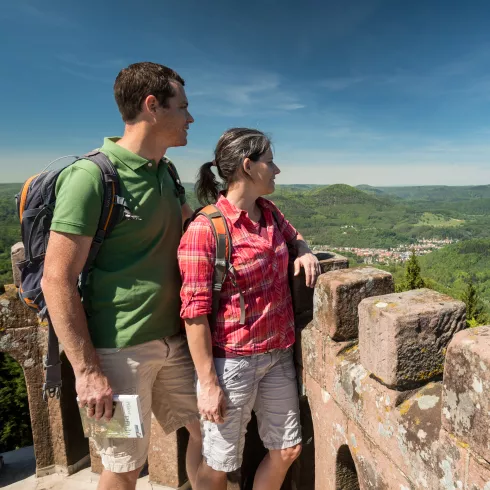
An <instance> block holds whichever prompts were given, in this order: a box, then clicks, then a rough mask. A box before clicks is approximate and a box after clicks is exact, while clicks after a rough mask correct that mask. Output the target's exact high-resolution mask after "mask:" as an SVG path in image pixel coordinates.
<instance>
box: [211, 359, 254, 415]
mask: <svg viewBox="0 0 490 490" xmlns="http://www.w3.org/2000/svg"><path fill="white" fill-rule="evenodd" d="M250 364H251V363H250V359H248V358H245V359H235V358H233V359H224V360H221V359H220V360H219V361H218V363H216V360H215V366H216V368H217V374H218V381H219V383H220V385H221V388H222V389H223V391H224V392H225V394H226V396H227V397H228V400H229V401H230V403H231V404H232V405H234V406H236V407H240V406H243V405H245V404H246V403H247V401H248V400H249V398H250V396H251V395H252V393H253V390H254V381H255V376H254V372H253V371H252V370H251V369H250Z"/></svg>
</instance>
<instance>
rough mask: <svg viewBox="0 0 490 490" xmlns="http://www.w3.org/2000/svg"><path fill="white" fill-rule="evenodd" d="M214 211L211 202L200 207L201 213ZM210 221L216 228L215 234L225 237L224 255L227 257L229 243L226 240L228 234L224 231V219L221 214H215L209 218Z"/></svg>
mask: <svg viewBox="0 0 490 490" xmlns="http://www.w3.org/2000/svg"><path fill="white" fill-rule="evenodd" d="M215 212H216V207H215V206H214V205H212V204H209V205H208V206H206V207H204V208H202V209H201V213H204V214H207V215H208V216H209V215H210V214H213V213H215ZM211 221H212V222H213V225H214V229H215V230H216V234H217V235H218V236H224V237H225V244H226V257H228V254H229V251H230V243H229V241H228V234H227V233H226V223H225V219H224V218H222V217H221V216H216V217H215V218H211Z"/></svg>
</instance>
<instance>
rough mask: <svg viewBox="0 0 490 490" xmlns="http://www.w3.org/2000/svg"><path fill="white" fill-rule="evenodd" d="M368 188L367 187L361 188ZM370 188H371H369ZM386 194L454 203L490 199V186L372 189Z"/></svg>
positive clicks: (425, 186) (426, 186)
mask: <svg viewBox="0 0 490 490" xmlns="http://www.w3.org/2000/svg"><path fill="white" fill-rule="evenodd" d="M359 187H366V186H359ZM367 187H370V186H367ZM371 189H376V190H377V191H381V192H383V193H385V194H390V195H392V196H397V197H400V198H402V199H408V200H420V201H433V202H437V201H439V202H440V201H443V202H449V201H451V202H454V201H464V200H469V199H482V198H490V185H473V186H445V185H424V186H410V187H372V188H371Z"/></svg>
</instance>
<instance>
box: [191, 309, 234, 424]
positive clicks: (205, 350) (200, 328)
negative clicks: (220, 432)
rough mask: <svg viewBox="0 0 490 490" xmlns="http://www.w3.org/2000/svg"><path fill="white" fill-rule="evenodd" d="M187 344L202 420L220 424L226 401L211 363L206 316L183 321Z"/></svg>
mask: <svg viewBox="0 0 490 490" xmlns="http://www.w3.org/2000/svg"><path fill="white" fill-rule="evenodd" d="M185 330H186V333H187V342H188V344H189V350H190V351H191V356H192V360H193V361H194V366H195V367H196V372H197V377H198V379H199V386H200V389H199V395H198V398H197V407H198V409H199V413H200V414H201V415H202V417H203V419H204V420H209V421H210V422H215V423H216V424H222V423H223V422H224V415H225V409H226V399H225V395H224V393H223V390H222V389H221V386H220V384H219V381H218V376H217V375H216V370H215V369H214V362H213V348H212V342H211V331H210V328H209V323H208V318H207V316H206V315H201V316H198V317H197V318H190V319H186V320H185Z"/></svg>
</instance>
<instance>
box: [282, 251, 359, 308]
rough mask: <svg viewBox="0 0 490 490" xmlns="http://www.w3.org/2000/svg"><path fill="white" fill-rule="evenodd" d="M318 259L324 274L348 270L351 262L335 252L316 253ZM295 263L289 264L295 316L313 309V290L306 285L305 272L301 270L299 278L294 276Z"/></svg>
mask: <svg viewBox="0 0 490 490" xmlns="http://www.w3.org/2000/svg"><path fill="white" fill-rule="evenodd" d="M315 255H316V257H317V258H318V260H319V262H320V267H321V270H322V274H324V273H325V272H330V271H336V270H339V269H347V267H349V260H348V259H346V258H345V257H342V255H338V254H336V253H333V252H316V253H315ZM293 273H294V265H293V262H292V261H290V263H289V277H290V287H291V297H292V299H293V310H294V314H295V315H299V314H300V313H304V312H305V311H310V312H311V310H312V309H313V291H314V290H313V289H312V288H307V287H306V285H305V280H306V277H305V271H304V269H301V270H300V273H299V274H298V275H297V276H294V275H293Z"/></svg>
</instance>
